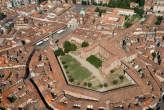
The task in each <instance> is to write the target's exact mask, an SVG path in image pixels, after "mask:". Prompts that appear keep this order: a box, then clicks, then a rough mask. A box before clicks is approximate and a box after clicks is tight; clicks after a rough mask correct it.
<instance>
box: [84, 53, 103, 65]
mask: <svg viewBox="0 0 164 110" xmlns="http://www.w3.org/2000/svg"><path fill="white" fill-rule="evenodd" d="M86 60H87V61H88V62H89V63H91V64H92V65H93V66H95V67H96V68H100V67H101V65H102V61H101V60H100V59H99V58H97V57H96V56H95V55H91V56H89V57H88V58H87V59H86Z"/></svg>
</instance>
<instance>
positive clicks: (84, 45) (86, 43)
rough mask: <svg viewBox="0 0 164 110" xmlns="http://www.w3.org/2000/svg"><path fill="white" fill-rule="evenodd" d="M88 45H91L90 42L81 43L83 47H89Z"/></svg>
mask: <svg viewBox="0 0 164 110" xmlns="http://www.w3.org/2000/svg"><path fill="white" fill-rule="evenodd" d="M87 46H89V43H88V42H85V41H84V42H83V43H82V45H81V47H87Z"/></svg>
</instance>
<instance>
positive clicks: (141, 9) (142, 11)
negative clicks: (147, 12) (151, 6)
mask: <svg viewBox="0 0 164 110" xmlns="http://www.w3.org/2000/svg"><path fill="white" fill-rule="evenodd" d="M134 12H135V13H136V14H137V15H139V16H140V17H142V15H143V14H144V10H143V8H140V7H135V8H134Z"/></svg>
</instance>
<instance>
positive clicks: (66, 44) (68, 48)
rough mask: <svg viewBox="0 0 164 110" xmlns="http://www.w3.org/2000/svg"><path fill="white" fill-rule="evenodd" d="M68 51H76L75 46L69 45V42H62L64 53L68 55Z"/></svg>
mask: <svg viewBox="0 0 164 110" xmlns="http://www.w3.org/2000/svg"><path fill="white" fill-rule="evenodd" d="M69 51H76V45H75V44H73V43H70V42H69V41H65V42H64V52H65V53H68V52H69Z"/></svg>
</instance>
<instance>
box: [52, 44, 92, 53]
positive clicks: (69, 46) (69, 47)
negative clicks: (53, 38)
mask: <svg viewBox="0 0 164 110" xmlns="http://www.w3.org/2000/svg"><path fill="white" fill-rule="evenodd" d="M88 45H89V44H88V42H85V41H84V42H83V43H82V45H81V46H82V47H87V46H88ZM63 48H64V49H62V48H59V49H58V50H56V51H55V52H54V53H55V55H56V56H64V55H65V53H69V52H70V51H76V49H77V47H76V45H75V44H74V43H70V42H69V41H65V42H64V45H63Z"/></svg>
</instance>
